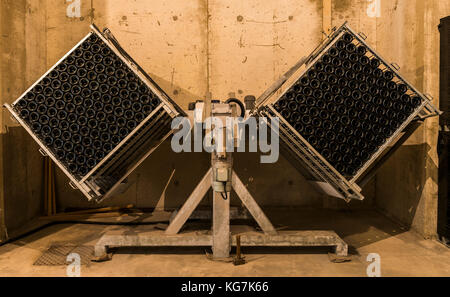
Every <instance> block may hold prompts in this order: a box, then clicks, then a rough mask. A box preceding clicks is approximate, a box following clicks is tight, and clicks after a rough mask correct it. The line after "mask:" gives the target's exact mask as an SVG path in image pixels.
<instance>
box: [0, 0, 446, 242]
mask: <svg viewBox="0 0 450 297" xmlns="http://www.w3.org/2000/svg"><path fill="white" fill-rule="evenodd" d="M68 2H71V1H68ZM380 2H381V14H380V16H379V17H378V18H377V17H371V16H369V15H368V13H367V9H368V6H369V5H370V3H369V2H368V1H363V0H315V1H314V0H303V1H300V0H297V1H294V0H280V1H256V0H249V1H219V0H208V1H207V0H193V1H171V2H168V1H146V0H135V1H125V0H114V1H112V0H90V1H88V0H81V15H80V17H76V18H69V17H67V15H66V8H67V5H69V4H70V3H66V1H65V0H40V1H34V0H15V1H13V0H2V2H1V7H0V10H1V14H2V15H1V17H2V18H1V31H2V36H1V38H2V42H1V44H2V45H1V47H2V48H1V55H2V58H3V59H2V64H1V67H2V71H1V75H0V79H1V95H2V96H1V99H0V100H2V102H12V101H13V100H14V99H15V98H17V97H18V96H19V95H20V94H21V93H22V92H23V91H24V90H25V89H26V88H27V87H28V86H29V85H30V84H31V83H32V82H33V81H34V80H36V79H37V78H39V77H40V76H41V74H42V73H44V72H45V70H46V69H47V68H48V67H50V66H51V65H53V64H54V63H55V62H56V61H57V60H59V58H60V57H61V56H62V55H63V54H64V53H65V52H67V51H68V50H69V49H70V48H71V47H73V45H75V44H76V42H77V41H78V40H79V39H81V38H82V37H83V36H84V35H85V34H86V33H87V32H88V31H89V23H90V22H91V21H92V22H95V23H96V24H97V25H98V26H99V27H109V28H110V29H111V30H112V32H113V33H114V35H115V36H116V37H117V39H118V40H119V41H120V43H121V44H122V46H123V47H124V48H125V49H126V50H127V51H128V52H129V53H130V54H131V55H132V56H133V57H134V58H135V60H136V61H137V62H138V63H140V64H141V66H142V67H143V68H144V69H145V70H146V71H147V72H148V73H149V74H150V75H151V76H152V77H153V78H154V79H155V80H156V81H157V83H158V84H159V85H160V86H161V87H162V88H163V89H164V90H165V91H166V92H167V93H168V94H169V95H170V96H171V97H172V98H173V99H174V100H175V101H176V102H177V103H178V104H179V105H180V106H182V107H183V108H186V107H187V104H188V102H190V101H194V100H196V99H206V98H217V99H226V98H227V97H228V96H235V97H237V98H239V99H243V97H244V96H245V95H248V94H254V95H256V96H258V95H259V94H261V93H262V92H263V91H264V90H265V88H267V87H268V86H269V85H270V84H271V83H272V82H273V81H274V80H276V79H277V78H278V77H279V76H280V75H281V74H282V73H284V71H286V70H287V69H288V68H289V67H290V66H292V65H293V64H294V63H295V62H296V61H297V60H298V59H299V58H300V57H302V56H303V55H306V54H308V53H309V52H310V51H311V50H313V49H314V48H315V46H317V44H318V43H319V42H320V41H321V40H322V38H323V35H322V31H328V30H329V29H330V27H332V26H339V25H340V24H342V22H344V21H345V20H347V21H349V23H350V25H351V26H352V27H353V28H355V29H356V30H358V31H363V32H365V33H366V34H367V35H368V41H369V43H370V44H372V45H373V46H374V47H375V48H376V49H377V50H378V51H379V52H380V53H381V54H382V55H384V56H385V57H386V58H387V60H389V61H395V62H397V63H398V64H399V65H400V66H401V67H402V71H401V72H402V73H403V74H404V75H405V76H406V78H407V79H408V80H410V81H411V82H412V83H414V84H415V85H416V86H417V87H418V88H419V89H420V90H422V91H426V92H429V93H432V94H433V95H434V96H435V98H436V99H435V100H436V102H437V96H438V91H437V88H438V85H437V84H438V80H437V79H436V77H437V75H438V66H437V63H438V60H437V59H438V57H437V53H438V43H437V41H438V35H437V34H438V31H437V27H436V25H437V23H438V21H439V16H443V15H448V14H449V12H450V11H449V3H450V1H449V0H445V1H438V0H435V1H424V0H422V1H419V0H417V1H411V0H408V1H407V0H381V1H380ZM393 45H394V46H393ZM3 115H5V112H3ZM1 121H2V129H3V130H2V142H3V145H2V149H3V154H2V155H3V182H4V183H5V187H4V188H3V194H4V196H5V203H6V204H8V203H9V204H10V206H9V208H10V209H11V211H10V212H9V213H11V214H13V215H12V217H15V220H13V221H14V222H9V224H13V223H14V224H13V225H14V226H15V225H20V223H21V222H22V221H25V220H29V219H30V218H31V217H33V216H35V215H37V213H39V211H40V209H41V207H42V205H43V203H41V201H40V196H39V195H41V193H42V186H41V183H42V176H41V175H39V174H38V172H39V171H40V170H42V160H41V157H40V156H39V154H38V152H37V151H35V148H36V147H35V146H34V144H33V142H32V140H31V138H30V137H29V136H27V135H25V132H24V131H23V129H21V128H19V127H14V124H13V123H11V122H10V121H9V120H8V118H7V117H4V116H3V117H2V120H1ZM5 126H8V130H5V129H4V127H5ZM436 129H437V122H436V120H434V119H431V120H427V123H426V125H425V127H424V129H421V130H420V131H418V132H417V133H416V134H415V135H414V136H413V137H412V139H411V140H410V141H409V142H408V144H407V145H406V146H404V147H403V148H402V149H401V150H400V151H399V152H398V153H396V154H395V156H394V157H393V158H392V159H391V160H390V161H389V162H388V163H387V164H386V166H384V167H383V168H382V170H381V172H380V174H379V175H377V177H376V178H375V179H374V180H373V181H372V182H371V183H369V184H368V185H367V186H366V187H365V189H364V192H365V195H366V197H367V199H366V201H364V202H353V203H352V205H351V206H352V207H371V206H372V205H373V204H376V205H377V206H379V207H380V208H382V209H384V210H385V212H386V213H388V214H390V215H391V216H393V217H394V218H396V219H398V220H400V221H402V222H404V223H407V224H410V225H412V226H413V227H414V228H416V229H417V230H418V231H420V232H421V233H422V234H424V235H426V236H428V235H430V234H432V233H434V232H435V230H434V229H433V228H434V225H433V224H435V223H434V222H435V220H436V214H435V207H436V206H435V200H436V193H437V191H436V178H435V177H436V175H437V169H436V164H437V162H436V153H435V147H436V137H437V133H436ZM17 147H23V148H26V149H24V150H17ZM235 158H236V171H237V172H238V173H239V174H240V175H241V177H242V178H243V180H244V182H245V183H246V184H247V185H248V187H249V190H250V191H251V192H252V193H253V194H254V196H255V197H256V199H257V200H258V201H259V202H260V203H261V204H262V205H267V206H268V205H271V206H278V205H297V206H298V205H301V206H314V207H321V206H323V205H324V206H326V207H329V206H330V202H329V199H323V197H322V196H321V195H320V194H318V193H317V192H315V191H314V190H313V189H312V188H311V187H310V186H309V185H308V184H307V183H306V182H305V180H304V178H303V177H302V176H301V175H300V174H298V173H297V171H296V170H295V169H293V168H292V167H291V166H290V165H289V163H288V162H287V161H286V160H285V159H284V158H282V157H281V158H280V160H279V162H278V163H276V164H266V165H260V164H259V162H257V158H258V156H256V155H254V154H236V156H235ZM208 163H209V157H208V155H206V154H190V155H189V156H187V155H185V154H174V153H173V152H172V151H171V150H170V146H169V144H168V143H165V144H163V145H162V147H160V148H159V149H158V150H157V151H156V152H155V153H154V154H153V155H152V156H150V157H149V158H148V160H147V161H146V162H144V164H142V166H141V167H139V168H138V169H137V170H136V171H135V172H134V173H133V174H132V175H131V176H130V183H131V186H130V188H129V189H128V191H127V192H126V193H124V194H123V195H120V196H118V197H115V198H112V199H110V200H108V201H106V202H105V204H108V205H124V204H129V203H133V204H135V205H137V206H139V207H155V206H156V205H157V203H158V201H160V203H161V202H164V203H163V204H158V205H159V206H161V205H165V207H177V206H179V205H180V204H181V203H182V202H183V201H184V199H185V197H187V195H188V194H189V193H190V191H192V189H193V188H194V186H195V184H196V182H197V181H199V180H200V178H201V177H202V175H203V173H204V172H205V170H206V169H207V168H208ZM0 164H1V163H0ZM406 164H407V165H406ZM405 165H406V166H407V168H408V171H406V170H404V168H405ZM424 168H425V169H424ZM24 184H26V185H27V186H26V187H23V186H22V185H24ZM57 194H58V208H59V210H64V209H67V208H71V207H94V206H96V205H93V204H91V203H88V202H86V200H85V198H83V197H82V195H81V194H79V193H78V192H77V191H73V190H71V189H70V188H69V187H68V186H67V178H66V177H65V176H64V175H63V174H62V173H61V172H58V176H57ZM375 197H376V199H375ZM25 201H27V202H28V203H24V202H25ZM208 202H210V199H206V200H205V203H208ZM24 205H26V206H24ZM331 205H332V206H333V207H336V206H337V207H340V206H341V203H336V202H334V200H333V201H332V203H331ZM1 207H2V206H1V205H0V209H1ZM23 213H26V214H27V215H26V216H23ZM19 214H20V215H19ZM18 217H20V219H19V220H17V218H18ZM18 221H20V222H18Z"/></svg>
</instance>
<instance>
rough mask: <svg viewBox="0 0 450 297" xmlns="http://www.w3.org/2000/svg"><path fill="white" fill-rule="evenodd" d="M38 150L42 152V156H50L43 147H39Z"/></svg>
mask: <svg viewBox="0 0 450 297" xmlns="http://www.w3.org/2000/svg"><path fill="white" fill-rule="evenodd" d="M38 151H39V152H40V153H41V155H42V156H44V157H48V154H47V153H46V152H45V151H44V150H43V149H42V148H39V150H38Z"/></svg>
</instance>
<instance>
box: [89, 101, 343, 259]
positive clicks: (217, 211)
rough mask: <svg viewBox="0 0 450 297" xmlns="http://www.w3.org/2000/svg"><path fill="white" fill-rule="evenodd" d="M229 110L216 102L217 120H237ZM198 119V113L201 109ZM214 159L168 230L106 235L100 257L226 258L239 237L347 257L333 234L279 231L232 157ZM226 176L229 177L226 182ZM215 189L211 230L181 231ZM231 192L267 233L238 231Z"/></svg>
mask: <svg viewBox="0 0 450 297" xmlns="http://www.w3.org/2000/svg"><path fill="white" fill-rule="evenodd" d="M226 105H228V104H220V103H219V104H218V103H214V104H213V106H212V115H213V116H218V117H219V118H221V119H222V120H224V118H225V117H226V116H230V115H232V114H233V112H232V110H231V109H230V107H229V106H228V107H227V106H226ZM215 111H216V112H215ZM196 114H199V111H198V110H197V111H196ZM211 155H212V157H211V168H210V169H209V170H208V171H207V172H206V174H205V175H204V177H203V178H202V179H201V181H200V182H199V183H198V185H197V186H196V187H195V189H194V191H193V192H192V193H191V195H190V196H189V197H188V199H187V200H186V202H185V203H184V205H183V206H182V207H181V209H180V210H179V211H177V212H176V215H175V216H174V217H173V219H172V220H171V222H170V224H169V226H168V227H167V228H166V230H165V231H161V230H156V229H154V228H152V227H148V226H147V227H144V226H142V227H139V228H138V229H137V230H136V229H133V232H128V231H127V230H128V229H125V230H119V231H113V232H109V233H106V234H105V235H103V236H102V238H101V239H100V240H99V241H98V242H97V244H96V246H95V255H96V256H97V257H104V256H105V254H106V253H107V252H108V248H112V247H124V246H127V247H130V246H211V247H212V250H213V259H223V258H228V257H229V256H230V250H231V246H236V241H237V240H236V238H235V236H234V235H239V236H240V245H241V246H290V247H301V246H330V247H333V248H334V252H335V253H336V255H337V256H347V252H348V246H347V244H346V243H345V242H344V241H343V240H342V239H341V238H340V237H339V236H338V235H337V234H336V233H335V232H334V231H277V230H276V229H275V228H274V226H273V225H272V223H271V222H270V220H269V219H268V218H267V216H266V215H265V214H264V212H263V211H262V209H261V208H260V207H259V205H258V203H257V202H256V201H255V199H254V198H253V196H252V195H251V194H250V192H249V191H248V190H247V188H246V187H245V185H244V183H243V182H242V181H241V179H240V178H239V176H238V175H237V174H236V172H234V170H233V169H232V168H233V157H232V153H227V152H225V151H223V152H212V154H211ZM219 172H220V173H219ZM226 172H228V174H225V173H226ZM221 174H225V175H226V176H227V178H226V179H223V177H222V176H221ZM230 175H231V176H230ZM222 183H223V184H222ZM210 188H212V189H213V207H212V208H213V215H212V230H204V231H203V232H202V231H195V232H193V231H187V232H180V230H181V229H182V227H183V226H184V224H185V223H186V222H187V220H188V219H189V217H190V216H191V215H192V213H193V212H194V210H195V209H196V208H197V206H198V205H199V204H200V202H201V200H202V199H203V198H204V197H205V195H206V193H207V192H208V190H209V189H210ZM232 189H234V191H235V193H236V194H237V196H238V197H239V199H240V200H241V202H242V204H243V205H244V206H245V207H246V208H247V210H248V212H249V213H250V214H251V215H252V217H253V218H254V219H255V221H256V222H257V224H258V225H259V227H260V228H261V230H262V232H257V231H256V230H249V228H250V227H248V228H247V229H245V230H244V231H242V230H240V231H239V230H238V231H236V230H234V229H235V228H234V227H237V226H230V197H231V196H230V194H231V190H232Z"/></svg>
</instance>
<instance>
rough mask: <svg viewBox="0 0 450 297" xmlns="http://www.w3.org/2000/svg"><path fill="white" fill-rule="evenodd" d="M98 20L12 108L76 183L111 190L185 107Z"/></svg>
mask: <svg viewBox="0 0 450 297" xmlns="http://www.w3.org/2000/svg"><path fill="white" fill-rule="evenodd" d="M130 59H131V58H129V56H128V55H126V53H125V52H124V51H123V49H121V48H120V46H119V45H118V43H117V41H115V39H114V38H113V37H112V35H106V34H105V35H103V34H102V33H100V32H99V31H98V30H97V29H96V27H95V26H93V27H92V31H91V32H90V33H89V34H88V35H87V36H86V37H85V38H84V39H83V40H82V41H81V42H80V43H79V44H78V45H76V46H75V47H74V48H73V49H72V50H71V51H70V52H69V53H68V54H66V56H65V57H64V58H62V59H61V60H60V61H59V62H58V63H57V64H56V65H55V66H54V67H52V68H51V69H50V70H49V71H48V72H47V73H46V74H45V75H44V76H43V77H42V78H41V79H39V80H38V81H37V82H36V83H35V84H34V85H33V86H32V87H31V88H30V89H29V90H27V91H26V92H25V93H24V94H23V95H22V96H21V97H20V98H19V99H18V100H16V101H15V102H14V103H13V104H12V105H11V106H7V107H8V108H9V109H10V111H11V112H12V113H13V115H14V116H15V118H16V119H17V120H18V121H19V122H20V123H21V124H22V125H23V126H24V127H25V128H26V129H27V130H28V132H29V133H30V134H31V135H32V136H33V137H34V138H35V140H36V141H38V143H39V144H40V145H41V147H42V149H43V151H45V153H46V154H48V155H50V156H51V157H52V158H53V159H54V161H55V162H57V164H58V165H59V166H60V167H61V169H63V171H64V172H65V173H66V174H67V175H68V176H69V177H70V178H71V180H72V185H73V186H75V187H77V188H79V189H80V190H82V192H83V193H84V194H85V195H86V196H87V197H88V198H89V199H91V198H96V199H99V198H104V197H103V196H105V194H106V195H107V194H110V193H111V190H112V189H114V188H115V187H116V186H117V184H118V183H120V182H121V181H122V180H123V179H124V178H125V177H126V176H127V175H128V174H129V173H130V172H131V171H130V169H134V168H133V167H134V165H136V163H140V162H141V161H142V160H141V159H142V158H143V157H144V156H146V154H147V153H148V152H149V151H150V150H152V149H154V148H155V147H156V146H157V145H158V144H159V143H160V142H161V141H162V140H164V139H165V137H167V136H168V135H169V134H170V133H171V128H170V120H171V119H172V118H173V117H175V116H176V115H178V114H179V109H178V108H176V107H174V105H173V102H171V101H170V99H169V98H168V97H167V95H166V94H165V93H164V92H162V90H161V89H160V88H158V87H157V86H156V85H155V84H154V82H153V81H151V80H150V79H149V78H148V77H147V76H146V75H145V74H143V72H141V71H140V70H141V69H140V68H139V67H138V66H134V65H137V64H135V62H134V61H132V60H130Z"/></svg>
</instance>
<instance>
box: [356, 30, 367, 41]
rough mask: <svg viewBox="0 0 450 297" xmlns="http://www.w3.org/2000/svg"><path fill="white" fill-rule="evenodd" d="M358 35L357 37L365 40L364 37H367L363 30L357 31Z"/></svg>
mask: <svg viewBox="0 0 450 297" xmlns="http://www.w3.org/2000/svg"><path fill="white" fill-rule="evenodd" d="M358 35H359V37H361V38H362V39H363V40H366V39H367V35H366V34H364V33H363V32H359V33H358Z"/></svg>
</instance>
